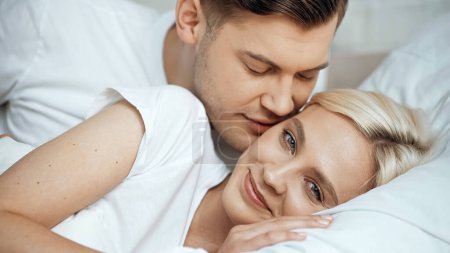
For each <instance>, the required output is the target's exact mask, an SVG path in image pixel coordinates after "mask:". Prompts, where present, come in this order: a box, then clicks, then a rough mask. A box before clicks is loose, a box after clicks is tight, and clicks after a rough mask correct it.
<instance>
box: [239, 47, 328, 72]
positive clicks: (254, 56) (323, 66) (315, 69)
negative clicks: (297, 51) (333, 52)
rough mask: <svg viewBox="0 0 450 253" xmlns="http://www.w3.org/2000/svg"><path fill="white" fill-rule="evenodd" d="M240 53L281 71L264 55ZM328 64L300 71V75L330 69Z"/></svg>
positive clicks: (245, 51)
mask: <svg viewBox="0 0 450 253" xmlns="http://www.w3.org/2000/svg"><path fill="white" fill-rule="evenodd" d="M240 53H241V54H245V55H248V56H250V57H252V58H253V59H255V60H257V61H260V62H263V63H265V64H267V65H270V66H272V67H273V68H275V69H281V68H280V67H279V66H278V65H277V64H276V63H275V62H273V61H271V60H269V59H268V58H267V57H265V56H264V55H260V54H255V53H253V52H250V51H248V50H241V51H240ZM328 64H329V63H328V62H324V63H322V64H320V65H318V66H316V67H313V68H310V69H306V70H302V71H299V73H302V72H310V71H319V70H322V69H324V68H326V67H328Z"/></svg>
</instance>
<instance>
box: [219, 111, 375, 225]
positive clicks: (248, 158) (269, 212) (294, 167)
mask: <svg viewBox="0 0 450 253" xmlns="http://www.w3.org/2000/svg"><path fill="white" fill-rule="evenodd" d="M373 172H374V161H373V158H372V155H371V146H370V144H369V142H368V141H367V140H366V139H365V138H364V137H363V136H362V134H361V133H360V132H359V131H358V130H357V129H356V128H355V126H354V125H353V124H352V122H351V121H350V120H349V119H347V118H345V117H344V116H341V115H339V114H337V113H333V112H330V111H327V110H325V109H324V108H322V107H321V106H319V105H312V106H310V107H308V108H307V109H306V110H305V111H303V112H302V113H300V114H298V115H296V116H294V117H292V118H290V119H288V120H286V121H283V122H281V123H280V124H278V125H276V126H274V127H272V128H271V129H270V130H268V131H267V132H266V133H264V134H263V135H262V136H261V137H260V138H258V139H257V140H256V141H255V142H254V143H253V144H252V145H251V146H250V147H249V148H248V149H247V150H246V151H245V152H244V153H243V154H242V156H241V157H240V159H239V161H238V163H237V165H236V167H235V169H234V171H233V174H232V175H231V177H230V179H229V181H228V183H227V185H226V187H225V190H224V193H223V198H222V199H223V204H224V208H225V210H226V212H227V214H228V216H229V217H230V219H231V220H232V221H233V223H235V224H248V223H254V222H258V221H261V220H264V219H270V218H272V217H279V216H296V215H309V214H312V213H315V212H318V211H320V210H323V209H327V208H330V207H333V206H336V205H338V204H340V203H343V202H345V201H347V200H349V199H351V198H353V197H356V196H357V195H359V194H361V193H363V192H365V191H366V190H367V187H366V186H365V183H366V182H367V181H368V180H369V178H370V176H371V175H372V174H373Z"/></svg>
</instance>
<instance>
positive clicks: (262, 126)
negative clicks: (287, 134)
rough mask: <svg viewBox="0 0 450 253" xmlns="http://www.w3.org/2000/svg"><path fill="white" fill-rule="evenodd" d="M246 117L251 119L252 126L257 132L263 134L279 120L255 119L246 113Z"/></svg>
mask: <svg viewBox="0 0 450 253" xmlns="http://www.w3.org/2000/svg"><path fill="white" fill-rule="evenodd" d="M243 116H244V118H245V119H247V120H248V121H249V126H250V128H251V129H252V130H253V131H255V132H256V133H257V134H263V133H264V132H265V131H267V130H268V129H269V128H271V127H272V126H274V125H275V124H277V123H278V122H279V121H276V120H262V119H253V118H250V117H248V116H246V115H243Z"/></svg>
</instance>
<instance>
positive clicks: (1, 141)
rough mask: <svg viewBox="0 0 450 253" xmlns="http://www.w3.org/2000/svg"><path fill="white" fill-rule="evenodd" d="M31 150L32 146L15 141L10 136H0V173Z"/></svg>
mask: <svg viewBox="0 0 450 253" xmlns="http://www.w3.org/2000/svg"><path fill="white" fill-rule="evenodd" d="M31 150H33V147H32V146H30V145H28V144H24V143H20V142H17V141H15V140H13V139H12V138H10V137H3V138H0V175H1V174H2V173H3V172H5V170H7V169H8V168H9V167H11V166H12V165H13V164H14V163H15V162H16V161H17V160H19V159H20V158H22V157H23V156H24V155H26V154H27V153H28V152H30V151H31ZM5 154H8V155H5Z"/></svg>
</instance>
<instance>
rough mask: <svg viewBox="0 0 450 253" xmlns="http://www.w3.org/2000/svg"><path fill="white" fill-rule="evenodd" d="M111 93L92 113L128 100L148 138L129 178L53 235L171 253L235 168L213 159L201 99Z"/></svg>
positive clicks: (166, 90)
mask: <svg viewBox="0 0 450 253" xmlns="http://www.w3.org/2000/svg"><path fill="white" fill-rule="evenodd" d="M118 91H119V93H120V95H119V93H118V92H116V91H114V90H112V89H109V90H107V91H106V92H104V93H103V95H102V96H101V97H100V99H99V100H97V101H96V105H95V107H94V112H96V111H99V110H101V109H102V108H104V107H106V106H108V105H110V104H112V103H114V102H116V101H118V100H120V99H122V97H123V98H125V99H126V100H128V101H129V102H130V103H131V104H133V105H134V106H135V107H136V108H137V109H138V110H139V112H140V114H141V116H142V118H143V121H144V125H145V135H144V137H143V139H142V141H141V144H140V147H139V151H138V155H137V158H136V161H135V163H134V165H133V167H132V169H131V171H130V173H129V175H128V177H127V178H126V179H125V180H124V181H123V182H122V183H121V184H120V185H119V186H117V187H116V188H115V189H114V190H112V191H111V192H110V193H108V194H107V195H105V196H104V197H103V198H101V199H100V200H98V201H97V202H96V203H94V204H92V205H90V206H89V207H87V208H85V209H83V210H82V211H80V212H78V213H77V214H76V215H72V216H71V217H69V218H68V219H66V220H65V221H63V222H62V223H60V224H59V225H57V226H56V227H55V228H54V229H53V230H54V231H55V232H57V233H59V234H61V235H63V236H65V237H67V238H70V239H72V240H74V241H77V242H79V243H81V244H84V245H86V246H89V247H92V248H95V249H97V250H101V251H103V252H121V253H123V252H171V251H174V249H178V251H180V250H181V251H184V250H185V249H180V248H177V247H180V246H182V245H183V243H184V240H185V237H186V234H187V232H188V229H189V226H190V224H191V221H192V218H193V215H194V214H195V211H196V210H197V208H198V205H199V204H200V201H201V200H202V199H203V197H204V195H205V194H206V192H207V191H208V189H210V188H211V187H213V186H215V185H217V184H219V183H220V182H222V181H223V180H224V179H225V177H226V175H228V173H229V170H228V169H227V168H226V167H225V166H224V164H223V163H222V162H221V160H220V159H219V158H218V157H217V156H216V155H215V152H214V148H213V143H212V138H211V132H210V127H209V123H208V121H207V118H206V113H205V110H204V108H203V106H202V104H201V103H200V101H199V100H198V99H197V98H195V96H194V95H192V94H191V93H190V92H189V91H187V90H185V89H183V88H180V87H176V86H159V87H147V88H139V89H118Z"/></svg>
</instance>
